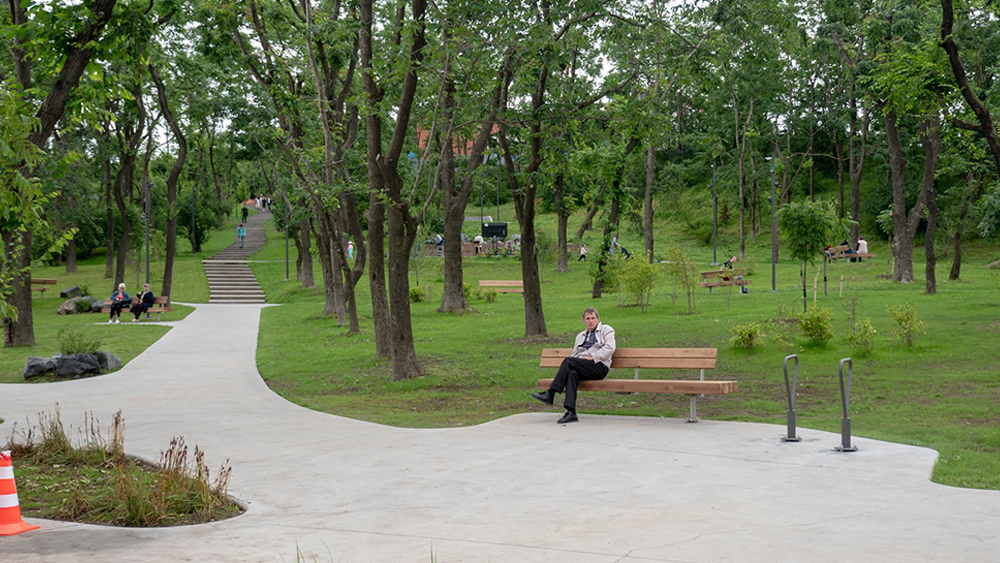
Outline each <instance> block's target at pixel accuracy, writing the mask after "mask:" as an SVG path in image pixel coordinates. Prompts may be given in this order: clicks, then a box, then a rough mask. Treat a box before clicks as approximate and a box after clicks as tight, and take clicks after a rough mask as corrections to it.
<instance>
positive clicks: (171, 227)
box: [149, 63, 187, 296]
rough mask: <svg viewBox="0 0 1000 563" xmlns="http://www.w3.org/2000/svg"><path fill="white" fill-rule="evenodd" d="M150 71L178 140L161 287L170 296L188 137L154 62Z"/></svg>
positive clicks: (170, 180)
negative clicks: (185, 135) (180, 190)
mask: <svg viewBox="0 0 1000 563" xmlns="http://www.w3.org/2000/svg"><path fill="white" fill-rule="evenodd" d="M149 73H150V76H151V77H152V78H153V82H154V83H155V84H156V97H157V100H159V103H160V111H161V112H162V113H163V116H164V118H166V120H167V124H168V125H170V130H171V131H172V132H173V134H174V139H175V140H176V141H177V160H175V161H174V166H173V167H172V168H171V169H170V175H169V176H167V229H166V230H167V232H166V239H167V240H166V253H165V254H166V255H165V257H164V259H163V285H162V286H161V289H160V295H166V296H169V295H171V293H170V292H171V291H172V290H173V283H174V257H175V255H176V254H177V219H176V207H175V206H176V205H177V181H178V180H179V179H180V176H181V171H182V170H183V169H184V161H185V160H186V159H187V139H186V138H185V137H184V132H183V131H181V128H180V125H178V124H177V120H176V119H175V118H174V114H173V112H171V111H170V104H169V103H168V102H167V92H166V89H165V88H164V86H163V81H162V80H160V75H159V73H158V72H157V71H156V66H154V65H153V63H150V64H149Z"/></svg>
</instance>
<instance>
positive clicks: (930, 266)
mask: <svg viewBox="0 0 1000 563" xmlns="http://www.w3.org/2000/svg"><path fill="white" fill-rule="evenodd" d="M937 215H938V206H937V196H936V195H935V194H934V186H933V185H931V187H930V189H929V190H928V191H927V230H926V231H925V232H924V254H925V255H926V256H927V264H926V267H925V270H924V271H925V272H926V275H927V293H930V294H935V293H937V274H936V272H935V268H936V267H937V253H936V252H935V251H934V229H935V228H936V227H937Z"/></svg>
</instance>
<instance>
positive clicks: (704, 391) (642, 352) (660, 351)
mask: <svg viewBox="0 0 1000 563" xmlns="http://www.w3.org/2000/svg"><path fill="white" fill-rule="evenodd" d="M572 353H573V349H572V348H545V349H544V350H542V359H541V363H540V364H539V366H540V367H543V368H558V367H559V365H560V364H562V361H563V359H565V358H566V357H567V356H569V355H570V354H572ZM717 354H718V350H717V349H716V348H618V349H617V350H615V353H614V355H613V356H612V357H611V367H612V368H634V369H635V379H611V378H608V379H602V380H600V381H581V382H580V386H579V387H578V389H579V390H580V391H611V392H624V393H671V394H675V395H688V396H689V397H690V399H691V405H690V412H689V414H688V418H687V421H688V422H698V397H699V396H701V395H727V394H729V393H735V392H737V391H738V390H739V385H738V383H737V382H736V381H709V380H706V379H705V370H706V369H714V368H715V358H716V355H717ZM640 368H645V369H697V370H700V373H701V376H700V379H639V369H640ZM551 384H552V380H551V379H539V380H538V388H539V389H548V388H549V385H551Z"/></svg>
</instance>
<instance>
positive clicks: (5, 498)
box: [0, 493, 18, 508]
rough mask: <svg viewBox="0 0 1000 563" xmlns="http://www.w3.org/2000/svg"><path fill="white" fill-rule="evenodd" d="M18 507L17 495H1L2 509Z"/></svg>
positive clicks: (0, 505) (0, 503)
mask: <svg viewBox="0 0 1000 563" xmlns="http://www.w3.org/2000/svg"><path fill="white" fill-rule="evenodd" d="M15 506H18V502H17V493H14V494H12V495H0V508H13V507H15Z"/></svg>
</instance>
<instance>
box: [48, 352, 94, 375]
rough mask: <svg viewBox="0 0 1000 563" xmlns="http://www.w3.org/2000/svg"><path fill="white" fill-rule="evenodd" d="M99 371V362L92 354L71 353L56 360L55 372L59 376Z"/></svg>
mask: <svg viewBox="0 0 1000 563" xmlns="http://www.w3.org/2000/svg"><path fill="white" fill-rule="evenodd" d="M100 372H101V364H100V362H98V361H97V356H95V355H93V354H71V355H69V356H63V357H61V358H59V359H58V360H56V374H58V375H59V377H79V376H81V375H84V374H87V373H100Z"/></svg>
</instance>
